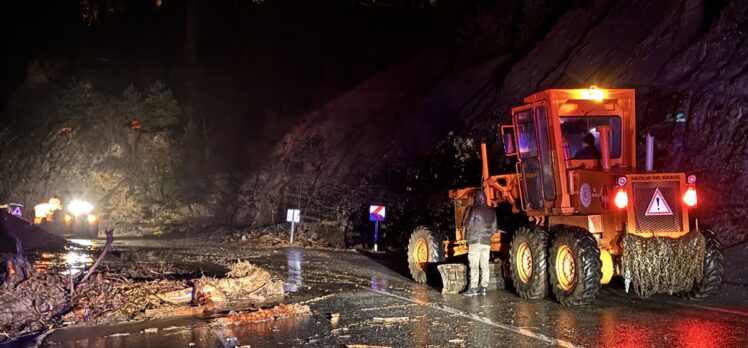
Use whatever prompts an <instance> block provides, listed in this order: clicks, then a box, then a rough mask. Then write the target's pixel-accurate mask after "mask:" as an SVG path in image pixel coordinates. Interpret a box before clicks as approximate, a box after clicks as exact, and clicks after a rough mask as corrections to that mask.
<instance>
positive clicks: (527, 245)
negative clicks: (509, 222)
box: [509, 227, 548, 299]
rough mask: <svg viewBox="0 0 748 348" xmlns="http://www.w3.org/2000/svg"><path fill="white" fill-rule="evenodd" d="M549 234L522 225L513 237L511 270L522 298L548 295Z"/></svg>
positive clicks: (510, 258)
mask: <svg viewBox="0 0 748 348" xmlns="http://www.w3.org/2000/svg"><path fill="white" fill-rule="evenodd" d="M547 255H548V234H547V233H546V232H545V231H543V230H539V229H536V230H531V229H530V228H528V227H521V228H520V229H519V230H518V231H517V233H515V234H514V238H513V239H512V246H511V249H510V251H509V272H510V274H511V278H512V283H513V284H514V289H515V290H516V291H517V294H518V295H519V296H520V297H522V298H530V299H535V298H543V297H545V296H547V295H548V275H547V273H548V272H547V264H546V257H547Z"/></svg>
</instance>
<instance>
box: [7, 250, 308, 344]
mask: <svg viewBox="0 0 748 348" xmlns="http://www.w3.org/2000/svg"><path fill="white" fill-rule="evenodd" d="M103 254H105V253H104V252H102V255H103ZM102 258H103V256H100V257H99V260H101V259H102ZM94 266H95V265H94ZM94 266H92V267H91V269H89V271H88V272H86V273H85V274H82V275H79V276H70V275H68V274H66V273H60V272H58V271H57V270H53V269H47V270H44V271H42V272H35V273H33V274H31V275H30V276H29V277H28V278H25V279H23V280H21V281H18V282H10V281H5V282H3V283H2V284H0V333H3V334H4V335H1V336H0V341H3V340H5V339H12V338H14V337H17V336H19V335H22V334H26V333H30V332H39V331H43V330H46V329H48V328H51V327H55V326H61V325H100V324H110V323H118V322H124V321H133V320H145V319H158V318H167V317H174V316H186V315H195V314H200V313H203V312H212V311H214V309H215V306H217V305H224V304H227V303H232V302H241V301H246V300H251V301H253V302H263V301H265V300H266V299H268V298H272V297H277V296H283V294H284V292H283V283H282V282H281V281H277V280H273V279H272V278H271V276H270V274H269V273H268V272H267V271H265V270H263V269H261V268H259V267H257V266H255V265H252V264H250V263H248V262H243V261H241V260H239V261H238V262H236V263H235V264H233V265H232V266H231V268H230V269H231V270H230V272H228V273H227V275H226V278H211V277H202V278H197V279H191V280H170V279H156V280H149V281H142V280H141V281H136V280H134V279H133V278H127V277H123V276H114V275H113V274H107V273H100V272H98V273H94V272H93V271H94V270H95V267H94ZM89 274H94V275H93V276H91V277H89V276H88V275H89ZM84 275H85V276H84ZM81 277H82V278H81ZM77 278H81V280H77ZM266 312H268V311H265V310H264V311H263V312H261V313H262V314H253V315H254V316H257V317H259V316H268V317H272V318H273V319H276V318H280V317H286V316H291V315H297V314H299V313H302V312H303V309H301V308H296V307H288V308H283V307H282V308H281V309H275V310H273V311H270V312H269V313H266ZM284 313H286V314H284ZM270 314H272V315H270ZM237 318H238V317H237ZM237 320H238V319H237Z"/></svg>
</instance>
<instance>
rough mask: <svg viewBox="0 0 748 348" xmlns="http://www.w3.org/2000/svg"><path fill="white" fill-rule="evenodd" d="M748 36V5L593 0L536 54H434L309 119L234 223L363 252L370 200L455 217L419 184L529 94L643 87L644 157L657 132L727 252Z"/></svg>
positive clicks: (255, 179)
mask: <svg viewBox="0 0 748 348" xmlns="http://www.w3.org/2000/svg"><path fill="white" fill-rule="evenodd" d="M747 26H748V3H746V2H744V1H738V0H732V1H717V2H712V1H705V0H688V1H594V2H592V4H587V5H576V6H573V7H572V8H570V9H568V10H566V11H565V12H563V14H562V15H561V16H560V18H559V19H558V20H557V21H556V22H555V23H554V24H553V26H552V27H551V29H550V30H549V31H548V32H547V33H546V35H545V36H544V37H543V38H542V39H541V40H540V41H538V42H536V44H535V45H534V46H533V48H532V49H531V50H529V51H526V52H524V53H513V54H510V55H508V56H505V57H497V58H496V59H494V60H492V61H489V62H488V63H485V64H483V65H480V66H477V67H474V68H472V69H468V70H461V71H454V70H452V69H450V68H449V67H450V65H449V57H451V55H452V54H453V53H454V52H451V51H450V50H449V49H444V48H436V49H432V50H430V51H428V52H425V53H423V54H421V55H419V56H418V57H416V58H414V59H412V60H411V61H409V62H406V63H404V64H401V65H399V66H395V67H392V68H390V69H387V70H385V71H382V72H380V73H378V74H376V75H374V76H372V77H371V78H370V79H369V80H368V81H366V82H365V83H363V84H361V85H359V86H358V87H356V88H354V89H352V90H350V91H349V92H348V93H346V94H344V95H342V96H341V97H339V98H337V99H335V100H333V101H332V102H330V103H329V104H328V105H327V106H326V107H324V108H322V109H320V110H318V111H316V112H313V113H310V114H308V115H307V116H306V117H305V119H304V121H302V122H301V123H300V124H298V125H297V126H296V128H295V129H294V130H293V131H292V132H290V133H289V134H287V135H286V136H285V138H284V139H283V141H282V142H281V143H280V144H279V145H278V146H277V148H276V150H275V152H274V153H273V155H272V164H271V165H269V166H267V167H266V168H264V169H263V170H261V171H259V172H258V173H256V174H255V175H254V176H252V177H251V178H249V179H248V180H246V182H245V183H244V185H243V187H242V190H241V192H240V196H241V197H240V200H239V210H238V214H237V215H236V216H235V221H236V222H237V223H240V224H254V225H264V224H271V223H273V222H278V221H279V220H284V219H283V217H284V216H285V213H284V212H285V209H286V208H289V207H291V206H294V207H299V208H301V209H302V211H303V212H306V215H305V217H306V219H307V222H313V223H317V224H320V226H325V228H321V229H320V233H323V234H325V236H326V237H327V238H328V239H330V240H333V241H338V242H340V243H342V242H343V241H347V242H349V243H350V242H353V240H354V239H356V238H357V237H358V234H357V231H359V230H360V228H361V226H362V223H363V222H364V221H366V217H365V215H364V213H365V212H366V211H365V209H366V206H367V205H368V204H369V203H370V202H374V201H380V202H385V203H388V204H389V205H391V206H396V207H398V206H400V207H402V204H403V201H405V200H407V199H406V198H403V197H412V196H413V195H417V196H419V197H420V199H416V200H413V201H411V202H412V203H413V204H415V205H417V206H418V207H417V208H414V207H412V206H411V207H410V208H406V207H402V212H401V215H405V212H406V211H427V210H429V208H430V207H431V208H434V209H436V207H442V208H443V206H441V205H439V204H437V203H435V199H432V198H431V197H432V195H433V193H434V192H436V190H439V191H441V190H443V189H444V188H442V187H436V186H437V185H435V186H432V187H431V189H433V190H434V191H433V192H418V193H413V192H412V185H411V184H412V183H413V182H417V181H419V180H420V181H423V180H431V181H433V178H428V179H424V178H423V177H421V178H416V176H417V175H418V173H423V172H424V168H423V166H424V165H433V164H434V163H458V164H459V163H466V162H459V161H458V162H455V161H454V156H455V153H456V152H455V151H454V150H455V149H454V148H456V147H454V148H453V149H451V150H450V151H440V150H439V149H440V148H441V149H442V150H443V149H444V143H445V139H446V141H447V142H449V141H450V140H449V139H453V138H454V136H455V135H454V134H456V135H457V137H472V138H475V139H476V140H480V139H487V140H489V141H491V140H492V139H493V137H494V136H495V135H494V134H493V133H495V131H494V130H495V127H496V125H497V124H498V123H500V122H506V121H507V120H508V116H509V108H510V106H511V105H514V104H517V103H519V102H520V101H521V99H522V97H524V96H525V95H527V94H530V93H532V92H535V91H538V90H542V89H546V88H564V87H584V86H588V85H591V84H595V85H598V86H605V87H632V88H636V90H637V115H638V117H637V125H638V132H639V133H638V134H639V138H638V141H639V143H640V146H638V148H639V149H640V156H639V158H640V159H641V158H643V153H641V151H643V146H641V144H643V139H644V134H645V133H646V132H647V131H649V132H652V133H653V134H655V135H656V136H657V138H658V140H657V151H656V159H657V161H656V162H657V164H656V169H659V170H679V171H685V172H688V173H693V174H696V175H697V176H698V177H699V191H700V197H699V199H700V210H701V215H702V216H704V217H705V218H706V220H707V221H708V222H710V223H711V224H713V225H716V226H717V227H718V228H719V229H721V230H722V231H723V232H722V235H721V238H722V239H723V240H725V241H726V242H727V243H733V242H735V241H737V240H742V239H745V238H746V230H745V227H744V226H745V223H744V221H743V219H744V217H745V216H746V215H747V214H748V205H747V204H746V203H745V202H746V200H745V199H744V197H745V195H746V193H747V192H746V189H745V187H748V186H747V185H748V176H746V175H745V174H744V173H745V172H746V171H747V170H748V149H747V147H748V139H747V138H746V137H748V126H746V122H743V120H742V118H743V114H744V113H745V112H747V111H748V64H747V63H746V62H748V45H746V37H748V34H747V33H746V30H748V27H747ZM450 131H454V132H455V133H453V135H449V134H450V133H449V132H450ZM449 137H452V138H449ZM468 162H469V161H468ZM456 169H459V168H456ZM457 171H459V170H457ZM430 173H431V174H430V175H436V176H439V175H446V176H450V177H451V179H458V176H455V173H450V172H449V171H446V172H433V171H431V172H430ZM474 173H475V174H474V176H475V178H467V177H465V178H464V179H465V180H464V181H465V183H464V184H458V185H457V186H462V185H465V184H470V183H474V182H475V181H476V180H477V179H478V177H479V176H480V174H479V168H478V167H476V168H475V169H474ZM448 181H449V180H448ZM451 181H455V180H451ZM457 181H459V180H457ZM442 183H444V182H442ZM409 188H410V189H411V190H409ZM441 192H442V194H443V198H444V199H445V200H446V191H441ZM409 209H410V210H409ZM391 214H393V215H396V214H398V212H397V211H393V212H392V213H391ZM409 218H413V217H409ZM396 229H398V227H397V226H393V230H396ZM403 229H404V228H403ZM395 232H398V231H395ZM401 232H406V231H401Z"/></svg>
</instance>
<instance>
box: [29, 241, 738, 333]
mask: <svg viewBox="0 0 748 348" xmlns="http://www.w3.org/2000/svg"><path fill="white" fill-rule="evenodd" d="M116 247H117V248H118V249H133V248H134V249H143V250H145V249H149V248H151V249H153V248H159V249H164V248H168V249H169V250H170V252H174V253H178V254H179V255H181V256H183V258H184V260H192V259H194V258H195V257H197V256H198V255H200V258H201V260H202V261H201V262H204V263H206V264H209V263H210V262H211V260H215V261H219V260H221V259H222V258H223V259H226V258H228V259H236V258H242V259H244V260H249V261H250V262H253V263H255V264H258V265H260V266H263V267H265V268H266V269H268V270H269V271H271V273H273V274H274V275H276V276H278V277H280V278H282V279H284V280H285V283H286V289H287V291H289V295H287V296H286V298H284V299H283V302H286V303H298V302H302V303H306V304H308V305H309V306H310V307H311V309H312V313H313V314H312V315H311V316H307V317H301V318H290V319H285V320H279V321H274V322H264V323H257V324H250V325H245V326H239V327H233V328H220V327H212V326H210V325H209V322H208V320H206V319H205V318H177V319H169V320H161V321H149V322H143V323H136V324H124V325H116V326H111V327H81V328H66V329H60V330H56V331H54V332H52V333H51V334H49V335H47V336H46V337H44V338H43V339H42V338H37V340H39V341H41V342H42V346H62V347H190V346H195V347H233V346H242V345H248V346H251V347H271V346H272V347H274V346H289V347H290V346H320V347H338V346H345V345H354V344H361V345H375V346H391V347H464V346H467V347H494V346H502V347H536V346H542V345H560V346H585V347H596V346H605V347H669V346H686V347H746V346H748V287H746V286H745V285H741V284H727V285H726V286H724V287H723V290H722V292H721V293H720V294H719V295H718V296H717V297H715V298H711V299H708V300H704V301H699V302H690V301H686V300H681V299H679V298H677V297H674V296H665V295H661V296H654V297H651V298H648V299H640V298H637V297H635V296H633V295H628V294H626V293H625V292H624V290H623V288H622V287H621V286H615V285H613V286H607V287H603V290H602V291H601V293H600V294H599V296H598V298H597V300H596V301H595V303H594V304H592V305H589V306H583V307H574V308H567V307H563V306H561V305H560V304H558V303H556V302H553V301H552V300H550V299H545V300H524V299H521V298H519V297H518V296H517V295H515V294H513V293H511V292H509V291H507V290H504V289H503V288H502V289H493V290H492V291H490V292H489V294H488V296H486V297H473V298H465V297H462V296H460V295H442V294H441V293H440V291H439V289H436V288H434V287H432V286H431V285H427V284H415V283H413V282H412V281H411V280H410V279H409V278H407V277H406V276H405V275H404V274H403V273H404V272H406V271H407V268H405V267H404V265H403V264H402V261H401V258H400V257H398V256H396V255H389V254H371V253H359V252H353V251H328V250H312V249H297V248H277V249H252V248H246V247H244V246H242V245H241V244H234V245H230V246H225V245H224V246H215V247H205V246H203V247H202V248H197V247H195V246H192V245H190V244H189V242H188V241H184V240H182V241H179V240H176V241H164V240H158V241H153V240H151V241H148V240H130V241H123V242H119V243H118V244H117V245H116ZM206 260H207V261H206ZM728 271H729V270H728ZM492 285H493V286H495V287H502V286H501V285H496V283H492ZM331 313H338V314H339V319H337V320H334V319H331V315H330V314H331ZM146 329H150V330H149V331H153V329H158V330H157V331H158V332H157V333H146V332H144V331H145V330H146ZM27 343H30V342H27Z"/></svg>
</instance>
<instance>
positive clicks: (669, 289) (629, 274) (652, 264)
mask: <svg viewBox="0 0 748 348" xmlns="http://www.w3.org/2000/svg"><path fill="white" fill-rule="evenodd" d="M705 245H706V241H705V239H704V236H703V235H702V234H701V233H697V232H691V233H689V234H687V235H685V236H683V237H681V238H678V239H673V238H667V237H652V238H643V237H639V236H636V235H633V234H629V233H627V234H624V236H623V269H624V279H625V280H626V291H628V289H629V282H630V284H631V285H632V286H633V288H634V291H635V292H636V293H637V294H638V295H639V296H641V297H648V296H651V295H653V294H657V293H668V294H673V293H676V292H680V291H686V290H690V289H691V288H692V287H693V285H694V283H695V282H698V281H700V280H701V277H702V275H703V273H704V272H703V268H704V252H705V247H706V246H705Z"/></svg>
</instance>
